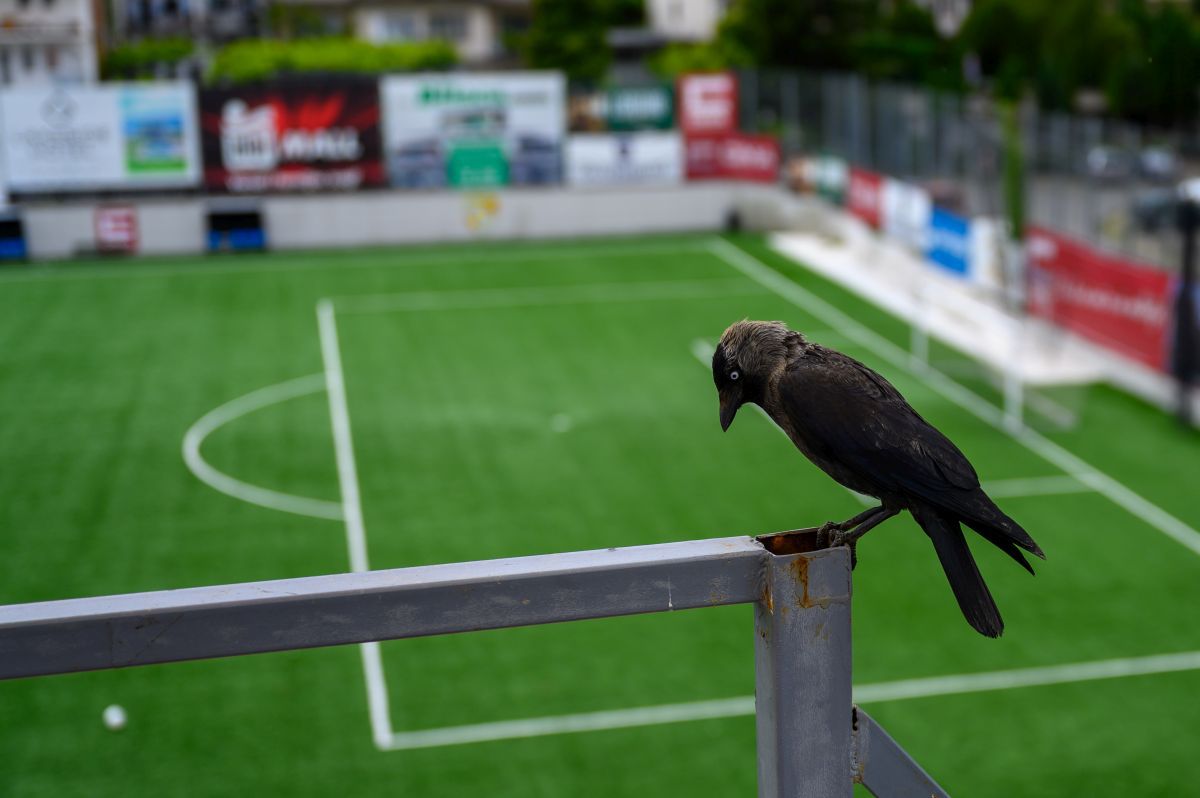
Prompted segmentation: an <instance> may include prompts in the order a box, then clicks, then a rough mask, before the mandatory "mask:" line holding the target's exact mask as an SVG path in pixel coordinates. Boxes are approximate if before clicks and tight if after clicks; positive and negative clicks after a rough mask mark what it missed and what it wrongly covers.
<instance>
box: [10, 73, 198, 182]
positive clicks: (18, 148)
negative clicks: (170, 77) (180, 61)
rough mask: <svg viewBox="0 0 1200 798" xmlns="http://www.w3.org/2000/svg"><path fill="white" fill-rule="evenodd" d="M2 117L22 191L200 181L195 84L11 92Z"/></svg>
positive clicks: (12, 177) (13, 173) (12, 175)
mask: <svg viewBox="0 0 1200 798" xmlns="http://www.w3.org/2000/svg"><path fill="white" fill-rule="evenodd" d="M0 117H2V120H0V124H2V133H0V135H2V136H3V146H4V160H5V162H6V164H7V171H8V184H9V188H10V189H11V190H14V191H80V190H89V189H90V190H95V189H105V188H112V189H130V188H163V187H178V186H192V185H195V184H196V183H198V182H199V180H200V157H199V148H198V146H197V135H196V95H195V90H194V89H193V87H192V84H190V83H184V82H170V83H146V84H105V85H102V86H79V87H62V86H60V87H46V88H37V89H6V90H5V91H3V92H0Z"/></svg>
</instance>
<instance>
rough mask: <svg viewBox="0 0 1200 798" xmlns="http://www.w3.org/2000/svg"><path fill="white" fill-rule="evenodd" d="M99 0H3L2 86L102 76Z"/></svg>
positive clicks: (0, 31)
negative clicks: (98, 17) (98, 60)
mask: <svg viewBox="0 0 1200 798" xmlns="http://www.w3.org/2000/svg"><path fill="white" fill-rule="evenodd" d="M98 11H99V3H98V0H0V86H21V85H36V84H40V83H92V82H95V80H96V79H97V74H98V70H97V66H96V59H97V49H98V48H97V44H98V42H97V36H98V33H97V27H96V19H97V16H98Z"/></svg>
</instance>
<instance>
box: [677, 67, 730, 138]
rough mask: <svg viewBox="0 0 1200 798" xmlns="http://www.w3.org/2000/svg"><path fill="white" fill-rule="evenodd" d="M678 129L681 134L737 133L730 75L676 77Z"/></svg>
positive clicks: (714, 74)
mask: <svg viewBox="0 0 1200 798" xmlns="http://www.w3.org/2000/svg"><path fill="white" fill-rule="evenodd" d="M677 95H678V97H679V127H680V129H681V130H683V132H684V133H685V134H691V133H732V132H733V131H735V130H737V126H738V123H737V117H738V84H737V76H736V75H734V74H733V73H732V72H698V73H693V74H690V75H681V76H680V78H679V88H678V91H677Z"/></svg>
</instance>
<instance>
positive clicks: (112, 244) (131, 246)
mask: <svg viewBox="0 0 1200 798" xmlns="http://www.w3.org/2000/svg"><path fill="white" fill-rule="evenodd" d="M92 222H93V225H94V227H95V231H96V249H97V250H99V251H100V252H137V248H138V218H137V208H135V207H133V206H132V205H97V206H96V209H95V211H94V216H93V219H92Z"/></svg>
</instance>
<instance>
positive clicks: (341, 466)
mask: <svg viewBox="0 0 1200 798" xmlns="http://www.w3.org/2000/svg"><path fill="white" fill-rule="evenodd" d="M317 328H318V330H319V331H320V334H321V359H322V360H323V361H324V363H325V392H326V393H327V394H328V395H329V419H330V424H331V427H332V430H333V450H334V454H335V455H336V458H337V471H338V484H339V486H340V488H341V493H342V518H343V519H344V520H345V522H346V547H347V549H348V550H349V554H350V570H351V571H352V572H354V573H362V572H363V571H369V570H370V569H371V566H370V563H369V562H368V560H367V534H366V529H365V527H364V526H363V516H362V499H361V498H360V496H359V490H358V470H357V468H356V467H355V464H354V443H353V439H352V437H351V433H350V411H349V405H348V403H347V401H346V381H345V377H344V376H343V372H342V355H341V350H340V348H339V347H338V334H337V321H336V319H335V317H334V311H333V304H332V303H331V302H329V301H328V300H324V299H323V300H321V301H320V302H318V303H317ZM359 649H360V651H361V653H362V662H363V675H364V676H365V677H366V681H367V711H368V713H369V715H370V718H371V736H372V738H373V739H374V741H375V746H376V747H377V748H379V749H380V750H384V749H386V748H387V747H388V745H389V744H390V743H391V740H392V720H391V715H390V711H389V708H388V694H387V682H386V681H385V680H384V677H383V660H382V658H381V657H380V654H379V643H374V642H373V643H363V644H361V645H360V646H359Z"/></svg>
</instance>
